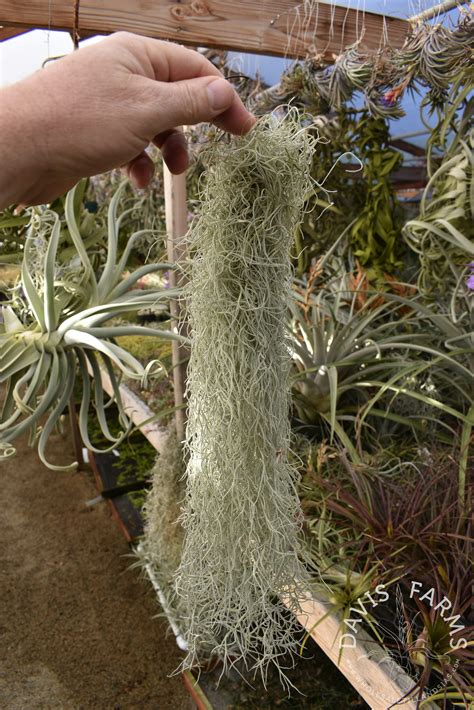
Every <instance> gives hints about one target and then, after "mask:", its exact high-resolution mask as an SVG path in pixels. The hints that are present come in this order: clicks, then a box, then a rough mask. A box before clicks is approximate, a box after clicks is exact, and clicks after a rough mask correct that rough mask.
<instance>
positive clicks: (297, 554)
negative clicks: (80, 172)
mask: <svg viewBox="0 0 474 710" xmlns="http://www.w3.org/2000/svg"><path fill="white" fill-rule="evenodd" d="M315 144H316V140H315V138H314V137H312V136H311V134H310V132H309V131H308V130H307V128H306V127H302V125H301V121H300V120H299V115H298V112H297V111H296V110H295V109H291V110H289V111H288V113H287V114H286V115H285V116H284V117H283V118H277V117H275V116H273V115H271V116H267V117H265V118H263V119H261V120H260V121H259V122H258V124H257V125H256V126H255V127H254V128H253V129H252V131H251V132H250V133H249V134H248V135H247V136H245V137H242V138H236V139H231V140H230V142H228V141H227V140H226V139H225V138H224V137H222V139H220V140H216V141H214V142H213V143H211V144H210V145H209V147H208V149H207V153H206V155H205V158H204V160H205V162H206V165H207V174H206V178H205V181H204V188H203V195H202V206H201V216H200V217H199V219H198V220H197V222H196V223H195V224H194V226H193V228H192V229H191V245H190V246H191V251H192V253H193V254H194V259H193V263H192V269H191V274H190V285H189V296H190V304H189V318H190V328H191V357H190V362H189V371H188V396H189V400H188V401H189V419H188V426H187V436H186V442H187V449H188V455H189V463H188V466H187V476H188V481H187V495H186V503H185V510H184V513H183V517H182V524H183V526H184V528H185V541H184V549H183V555H182V560H181V565H180V568H179V570H178V577H177V582H176V589H177V593H178V595H180V596H181V598H182V602H183V607H184V619H183V621H184V626H185V629H186V638H187V642H188V645H189V653H188V656H187V658H186V659H185V662H184V665H185V666H192V665H193V664H194V663H195V662H196V660H197V659H200V658H203V656H206V655H207V654H216V655H218V656H220V657H221V658H222V659H223V662H224V667H226V666H227V665H229V664H230V665H233V664H234V662H236V661H237V660H239V659H242V660H243V662H244V663H245V664H246V666H247V667H248V668H251V669H253V670H254V671H255V672H257V671H261V673H262V675H263V677H265V673H266V669H267V668H268V664H269V663H270V662H272V661H273V662H274V663H275V664H276V665H277V667H278V668H279V670H280V673H281V676H282V679H284V671H283V669H282V665H283V661H282V660H281V659H282V657H283V655H284V654H285V652H287V651H292V650H294V651H296V650H297V648H298V645H297V640H296V638H295V634H296V633H297V629H298V624H297V622H296V620H295V617H294V616H292V615H290V614H288V612H287V610H286V609H285V607H284V606H283V604H282V602H281V601H280V600H279V598H278V595H279V594H281V593H283V592H285V593H286V595H287V596H288V598H289V605H290V606H291V607H292V608H293V610H294V611H296V610H297V609H299V601H298V600H299V598H300V595H299V592H300V590H301V589H302V586H304V584H305V580H306V579H307V573H306V571H305V567H304V566H303V564H302V561H301V560H302V558H303V556H304V553H303V548H302V546H301V544H300V522H299V521H300V517H301V513H300V510H299V502H298V496H297V493H296V487H295V483H296V477H297V474H296V470H295V469H294V468H293V467H292V466H291V465H290V464H289V460H288V446H289V439H290V427H289V405H290V394H289V386H288V377H289V367H290V359H289V354H288V342H287V338H286V331H285V314H286V308H287V303H288V299H289V296H290V282H291V261H290V249H291V245H292V242H293V237H294V232H295V229H296V228H297V227H298V224H299V222H300V220H301V217H302V214H301V213H302V209H303V206H304V202H305V197H306V195H307V193H308V192H309V191H310V190H311V189H313V184H312V179H311V175H310V167H309V166H310V165H311V159H312V155H313V152H314V150H315Z"/></svg>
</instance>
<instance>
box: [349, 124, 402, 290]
mask: <svg viewBox="0 0 474 710" xmlns="http://www.w3.org/2000/svg"><path fill="white" fill-rule="evenodd" d="M388 141H389V132H388V125H387V123H386V121H384V120H383V119H380V118H379V119H374V118H371V117H370V116H363V117H361V118H360V119H359V121H358V123H357V134H356V138H355V142H354V150H355V152H356V154H357V156H358V157H359V159H360V160H361V161H362V162H363V165H364V188H365V190H364V197H365V202H364V205H363V208H362V210H361V212H360V214H359V215H358V216H357V217H356V218H355V221H354V222H353V224H352V225H351V228H350V237H349V242H350V245H351V248H352V251H353V253H354V255H355V256H356V257H357V258H358V260H359V262H360V263H361V264H362V266H364V267H366V268H367V269H368V272H369V273H368V275H369V279H370V280H371V281H372V280H373V279H374V278H381V277H383V275H384V273H388V274H393V273H394V271H395V269H396V268H397V267H399V266H400V265H401V261H400V256H401V248H400V244H401V241H400V238H399V237H400V230H401V223H400V216H401V215H400V209H399V207H398V204H397V200H396V197H395V193H394V191H393V189H392V186H391V184H390V177H391V173H392V172H393V171H394V170H395V169H396V168H397V167H399V166H400V164H401V163H402V156H401V154H400V153H399V152H398V151H396V150H392V149H390V148H389V147H388Z"/></svg>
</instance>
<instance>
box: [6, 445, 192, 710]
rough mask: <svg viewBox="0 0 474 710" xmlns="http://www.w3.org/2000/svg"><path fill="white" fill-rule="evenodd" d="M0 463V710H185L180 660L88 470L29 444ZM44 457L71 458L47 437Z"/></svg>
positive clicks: (69, 452)
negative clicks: (49, 463)
mask: <svg viewBox="0 0 474 710" xmlns="http://www.w3.org/2000/svg"><path fill="white" fill-rule="evenodd" d="M15 443H16V444H17V446H18V451H19V453H18V454H17V455H16V457H15V458H14V459H11V460H8V461H4V462H1V463H0V485H1V498H0V500H1V511H0V531H1V536H2V544H1V547H0V708H1V710H43V709H44V710H56V709H59V708H60V709H61V710H63V709H64V710H83V709H84V710H85V709H88V708H91V709H92V708H93V709H94V710H102V709H103V710H109V709H110V710H122V709H124V708H140V709H143V710H148V709H150V710H168V708H169V709H170V710H171V708H172V709H173V710H188V709H189V708H191V707H193V705H192V704H191V702H190V700H189V697H188V695H187V693H186V691H185V690H184V688H183V684H182V680H181V677H180V675H176V676H172V677H168V674H170V673H171V672H172V671H174V670H175V669H176V667H177V666H178V664H179V662H180V659H181V656H180V652H179V650H178V648H177V647H176V644H175V642H174V638H173V637H172V636H170V635H169V633H167V624H166V623H164V622H162V621H161V620H160V619H157V618H153V617H154V616H155V615H156V614H157V613H158V612H159V611H160V609H159V607H158V606H157V603H156V601H155V598H154V595H153V592H152V590H151V587H150V585H149V584H148V582H147V581H146V580H144V579H143V578H141V577H140V574H139V572H138V570H136V569H133V570H131V569H130V565H131V564H132V562H133V559H132V557H130V550H129V548H128V546H127V544H126V542H125V541H124V539H123V538H122V536H121V533H120V531H119V529H118V526H117V524H116V522H115V521H114V520H113V519H112V518H111V515H110V513H109V509H108V507H107V506H106V504H105V503H100V504H98V505H96V506H95V507H93V508H88V507H87V506H86V505H85V502H86V501H87V500H90V499H91V498H94V497H95V496H96V495H97V491H96V489H95V487H94V485H93V482H92V476H91V475H90V474H87V473H84V472H80V473H77V472H73V473H69V472H62V471H59V472H58V471H50V470H48V469H47V468H45V467H44V466H43V465H42V464H41V463H40V461H39V460H38V457H37V456H36V454H35V453H34V452H33V451H32V450H31V449H29V448H27V445H26V440H22V439H20V440H18V441H17V442H15ZM49 449H50V458H51V459H52V460H53V461H54V462H56V463H68V462H70V461H71V460H73V454H72V448H71V443H70V441H69V440H68V439H67V438H63V437H61V436H59V435H57V436H55V437H52V440H51V444H50V446H49Z"/></svg>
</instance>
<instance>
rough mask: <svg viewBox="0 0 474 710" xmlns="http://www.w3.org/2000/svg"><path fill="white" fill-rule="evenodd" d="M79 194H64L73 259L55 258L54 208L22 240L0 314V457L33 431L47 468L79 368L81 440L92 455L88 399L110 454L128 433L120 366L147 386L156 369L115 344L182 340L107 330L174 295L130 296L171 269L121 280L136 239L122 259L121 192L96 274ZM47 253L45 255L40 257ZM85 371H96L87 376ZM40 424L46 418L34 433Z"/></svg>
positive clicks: (138, 330) (147, 331)
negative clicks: (116, 426) (11, 290)
mask: <svg viewBox="0 0 474 710" xmlns="http://www.w3.org/2000/svg"><path fill="white" fill-rule="evenodd" d="M75 190H76V188H74V189H73V190H71V192H70V193H69V194H68V196H67V198H66V204H65V218H66V224H67V229H68V232H69V236H70V239H72V242H73V244H74V247H75V250H76V256H75V259H74V260H73V262H71V263H70V264H69V268H66V269H64V268H60V267H59V266H58V264H57V252H58V246H59V242H60V238H61V221H60V219H59V216H58V215H57V214H56V213H54V212H52V211H45V212H42V213H36V214H34V215H33V218H32V223H31V226H30V229H29V233H28V236H27V239H26V242H25V250H24V258H23V262H22V267H21V277H20V283H19V287H18V289H17V293H16V294H14V295H13V298H12V299H11V301H10V305H7V306H5V307H4V308H3V321H4V322H3V330H2V331H0V384H1V383H5V389H6V394H5V398H4V403H3V409H2V412H1V415H0V456H3V457H5V456H6V455H12V454H13V453H14V447H13V446H12V445H11V442H12V441H13V440H14V439H15V438H16V437H18V436H19V435H20V434H22V433H25V432H29V433H30V434H31V439H32V440H34V439H35V437H36V435H38V453H39V456H40V458H41V460H42V461H43V462H44V463H45V464H46V465H49V466H50V467H51V468H63V467H53V466H51V465H50V464H48V462H47V460H46V456H45V448H46V444H47V441H48V438H49V435H50V434H51V432H52V431H53V429H54V427H55V426H56V424H57V423H58V421H59V418H60V417H61V415H62V413H63V412H64V410H65V408H66V406H67V404H68V402H69V399H70V397H71V394H72V392H73V389H74V384H75V380H76V371H77V369H78V370H79V373H80V376H81V378H82V399H81V407H80V414H79V426H80V431H81V435H82V438H83V441H84V443H85V445H86V446H88V447H89V448H91V449H94V447H93V445H92V444H91V441H90V438H89V435H88V424H87V422H88V412H89V405H90V404H91V399H92V393H93V394H94V403H95V407H96V412H97V417H98V420H99V424H100V426H101V428H102V431H103V433H104V435H105V436H106V438H107V439H108V440H109V441H110V442H111V445H110V449H111V448H113V447H114V446H116V445H117V444H118V443H119V442H120V441H121V440H122V439H123V437H124V436H126V435H127V433H128V432H129V431H130V428H131V426H132V424H131V421H130V419H129V418H128V416H127V415H126V413H125V411H124V408H123V406H122V403H121V399H120V393H119V388H118V377H117V374H116V373H117V369H118V371H119V373H121V374H124V375H126V376H127V377H131V378H135V379H146V377H147V376H148V375H149V374H150V369H153V366H152V365H151V366H150V367H149V368H144V367H143V366H142V365H141V363H140V362H139V361H138V360H137V359H136V358H134V357H133V356H132V355H130V354H129V353H128V352H127V351H126V350H124V349H123V348H121V347H119V346H118V345H117V344H116V343H115V342H114V338H116V337H117V336H121V335H153V336H154V337H157V336H158V337H163V338H169V339H177V338H180V337H181V336H179V335H178V334H176V333H173V332H171V331H167V330H158V329H155V328H145V327H140V326H128V325H107V322H108V321H110V320H111V319H112V318H115V317H118V316H120V315H123V314H125V313H127V312H130V311H137V310H139V309H141V308H144V307H146V306H150V305H153V304H156V303H157V302H159V301H163V302H166V301H167V300H168V299H169V298H170V297H173V295H175V296H176V295H177V293H175V292H174V291H171V290H169V289H168V290H165V289H162V290H150V291H142V290H140V289H134V286H135V284H136V282H137V281H138V280H139V279H140V278H141V277H142V276H144V275H145V274H147V273H150V272H153V271H155V272H156V271H160V270H167V269H172V268H174V266H173V265H172V264H149V265H146V266H142V267H140V268H138V269H136V270H135V271H134V272H133V273H132V274H131V275H129V276H128V277H127V278H122V274H123V272H124V270H125V266H126V264H127V261H128V258H129V255H130V251H131V249H133V245H134V241H135V240H136V239H138V238H139V237H140V232H137V233H136V234H134V235H133V236H132V237H131V238H130V240H129V243H128V244H127V247H126V249H125V251H124V253H123V254H122V255H121V256H120V258H119V257H118V254H117V240H118V232H119V228H120V217H119V216H118V215H117V204H118V201H119V198H120V189H119V190H118V191H117V192H116V193H115V195H114V197H113V198H112V200H111V203H110V208H109V214H108V251H107V259H106V262H105V265H104V267H103V269H102V272H101V274H100V276H99V277H97V276H96V274H95V273H94V269H93V267H92V264H91V261H90V259H89V256H88V253H87V250H86V248H85V246H84V242H83V239H82V237H81V233H80V229H79V227H78V222H77V218H76V214H75V207H74V205H75V201H74V198H75ZM45 233H46V234H47V235H48V236H49V239H48V240H47V241H45V240H44V238H42V236H41V235H43V234H45ZM43 247H44V250H43V254H42V257H41V258H38V254H39V253H40V252H41V249H42V248H43ZM32 264H34V265H35V268H32ZM99 354H100V357H101V358H102V361H103V363H104V366H105V368H106V371H107V373H108V375H109V377H110V379H111V382H112V385H113V388H114V392H115V400H116V403H117V405H118V408H119V412H120V421H121V425H122V427H123V432H122V434H121V435H120V436H119V437H118V438H117V437H114V436H112V435H111V433H110V431H109V429H108V426H107V421H106V416H105V411H104V408H105V404H104V393H103V390H102V384H101V375H100V365H99ZM114 366H115V369H114ZM90 373H93V378H92V377H91V374H90ZM42 417H45V421H44V422H43V423H42V424H41V426H40V420H41V419H42ZM94 450H95V449H94Z"/></svg>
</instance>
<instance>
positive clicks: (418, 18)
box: [408, 0, 469, 24]
mask: <svg viewBox="0 0 474 710" xmlns="http://www.w3.org/2000/svg"><path fill="white" fill-rule="evenodd" d="M468 2H469V0H445V2H440V3H438V4H437V5H433V7H430V8H429V9H428V10H424V11H423V12H420V13H419V14H418V15H413V16H412V17H409V18H408V21H409V22H410V24H415V23H416V22H423V21H424V20H431V19H432V18H433V17H435V16H436V15H444V14H445V13H446V12H449V11H450V10H452V9H453V8H455V7H457V6H458V5H466V4H467V3H468Z"/></svg>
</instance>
